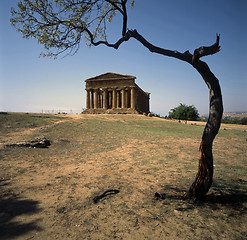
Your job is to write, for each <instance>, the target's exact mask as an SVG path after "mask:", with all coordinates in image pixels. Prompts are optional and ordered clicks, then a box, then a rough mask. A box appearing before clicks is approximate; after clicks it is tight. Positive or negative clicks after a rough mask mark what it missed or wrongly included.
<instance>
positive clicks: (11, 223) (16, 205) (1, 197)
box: [0, 180, 42, 239]
mask: <svg viewBox="0 0 247 240" xmlns="http://www.w3.org/2000/svg"><path fill="white" fill-rule="evenodd" d="M7 185H8V183H7V182H5V181H4V180H0V187H1V193H0V239H10V238H13V237H17V236H20V235H23V234H25V233H27V232H30V231H32V230H36V231H40V230H42V229H41V228H40V227H39V226H38V225H37V223H38V221H39V220H38V219H37V220H35V221H31V222H29V223H21V222H19V221H17V220H15V217H18V216H21V215H31V214H33V213H37V212H39V211H40V210H41V209H40V208H39V207H38V204H39V202H38V201H33V200H29V199H22V198H21V197H19V196H17V195H15V194H14V193H13V192H11V190H7V191H6V190H5V189H4V190H5V191H4V190H3V189H2V188H3V187H4V186H7Z"/></svg>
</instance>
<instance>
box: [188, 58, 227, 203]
mask: <svg viewBox="0 0 247 240" xmlns="http://www.w3.org/2000/svg"><path fill="white" fill-rule="evenodd" d="M193 66H194V67H195V68H196V69H197V71H198V72H199V73H200V74H201V76H202V77H203V79H204V81H205V82H206V84H207V86H208V88H209V96H210V112H209V118H208V122H207V124H206V126H205V128H204V132H203V135H202V140H201V145H200V159H199V167H198V173H197V175H196V179H195V181H194V182H193V183H192V185H191V187H190V189H189V191H188V192H187V193H186V196H185V197H187V198H189V199H193V200H194V199H198V200H203V199H204V198H205V196H206V194H207V192H208V190H209V189H210V187H211V185H212V181H213V169H214V167H213V153H212V145H213V141H214V138H215V136H216V135H217V133H218V130H219V128H220V124H221V118H222V113H223V103H222V95H221V89H220V85H219V81H218V79H217V78H216V77H215V76H214V74H213V73H212V72H211V71H210V69H209V67H208V66H207V64H206V63H204V62H202V61H200V60H197V61H195V62H193Z"/></svg>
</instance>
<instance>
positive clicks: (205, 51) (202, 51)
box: [193, 34, 220, 61]
mask: <svg viewBox="0 0 247 240" xmlns="http://www.w3.org/2000/svg"><path fill="white" fill-rule="evenodd" d="M216 36H217V38H216V42H215V43H214V44H213V45H212V46H209V47H200V48H197V49H196V50H195V51H194V55H193V61H198V60H199V59H200V58H201V57H204V56H207V55H212V54H215V53H217V52H219V51H220V45H219V42H220V35H219V34H217V35H216Z"/></svg>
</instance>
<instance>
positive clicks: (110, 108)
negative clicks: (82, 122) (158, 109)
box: [83, 73, 150, 114]
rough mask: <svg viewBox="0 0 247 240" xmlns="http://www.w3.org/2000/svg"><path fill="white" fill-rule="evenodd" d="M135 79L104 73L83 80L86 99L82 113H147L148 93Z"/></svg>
mask: <svg viewBox="0 0 247 240" xmlns="http://www.w3.org/2000/svg"><path fill="white" fill-rule="evenodd" d="M135 79H136V77H134V76H129V75H122V74H117V73H105V74H102V75H99V76H96V77H93V78H89V79H87V80H85V82H86V91H87V97H86V109H85V110H84V111H83V113H89V114H91V113H93V114H94V113H95V114H97V113H129V114H133V113H149V98H150V93H148V92H144V91H143V90H142V89H141V88H140V87H139V86H138V85H137V84H136V83H135Z"/></svg>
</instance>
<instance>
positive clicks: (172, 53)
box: [128, 30, 192, 63]
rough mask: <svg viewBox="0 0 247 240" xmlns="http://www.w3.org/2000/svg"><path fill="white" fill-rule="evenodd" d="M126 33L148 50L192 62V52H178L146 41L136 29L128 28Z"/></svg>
mask: <svg viewBox="0 0 247 240" xmlns="http://www.w3.org/2000/svg"><path fill="white" fill-rule="evenodd" d="M128 33H129V34H130V35H131V37H133V38H135V39H136V40H137V41H139V42H140V43H142V45H143V46H145V47H146V48H148V49H149V51H150V52H155V53H158V54H161V55H165V56H168V57H174V58H177V59H180V60H182V61H185V62H188V63H191V62H192V54H191V53H190V52H189V51H186V52H184V53H180V52H178V51H172V50H167V49H164V48H160V47H157V46H154V45H152V44H151V43H150V42H148V41H147V40H146V39H145V38H144V37H142V36H141V35H140V34H139V33H138V32H137V30H129V31H128Z"/></svg>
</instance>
